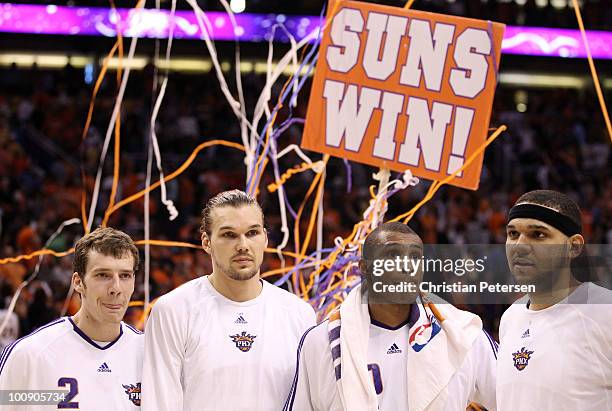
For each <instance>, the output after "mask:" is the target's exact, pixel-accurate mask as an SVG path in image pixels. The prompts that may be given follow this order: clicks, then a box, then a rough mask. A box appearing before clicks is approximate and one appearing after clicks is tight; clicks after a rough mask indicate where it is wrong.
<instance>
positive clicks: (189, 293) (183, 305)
mask: <svg viewBox="0 0 612 411" xmlns="http://www.w3.org/2000/svg"><path fill="white" fill-rule="evenodd" d="M206 281H208V280H207V279H206V277H204V276H203V277H198V278H195V279H193V280H190V281H187V282H186V283H184V284H181V285H180V286H178V287H176V288H175V289H174V290H172V291H170V292H168V293H166V294H164V295H162V296H161V297H159V298H158V299H157V300H156V301H155V305H154V309H155V310H156V311H161V310H164V311H165V310H169V311H174V310H180V309H183V310H189V304H190V303H195V302H198V301H201V300H200V299H199V298H198V297H199V295H201V294H202V293H206V292H207V290H206V287H205V284H204V283H205V282H206Z"/></svg>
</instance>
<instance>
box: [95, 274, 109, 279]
mask: <svg viewBox="0 0 612 411" xmlns="http://www.w3.org/2000/svg"><path fill="white" fill-rule="evenodd" d="M96 277H99V278H108V277H110V274H109V273H98V274H96Z"/></svg>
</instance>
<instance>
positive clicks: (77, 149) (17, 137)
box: [0, 67, 612, 344]
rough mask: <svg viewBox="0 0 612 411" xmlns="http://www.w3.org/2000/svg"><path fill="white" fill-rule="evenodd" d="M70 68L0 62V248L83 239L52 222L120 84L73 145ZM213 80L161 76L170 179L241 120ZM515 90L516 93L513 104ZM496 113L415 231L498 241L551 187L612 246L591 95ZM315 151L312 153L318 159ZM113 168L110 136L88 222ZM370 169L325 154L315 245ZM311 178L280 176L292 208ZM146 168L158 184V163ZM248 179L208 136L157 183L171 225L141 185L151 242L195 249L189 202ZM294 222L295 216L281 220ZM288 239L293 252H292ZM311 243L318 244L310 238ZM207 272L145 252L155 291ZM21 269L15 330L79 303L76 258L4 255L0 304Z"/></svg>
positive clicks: (273, 216) (287, 160) (393, 205)
mask: <svg viewBox="0 0 612 411" xmlns="http://www.w3.org/2000/svg"><path fill="white" fill-rule="evenodd" d="M82 78H83V74H82V72H81V71H80V70H76V69H74V68H70V67H68V68H66V69H64V70H55V71H43V70H39V69H37V68H36V67H34V68H32V69H30V70H23V69H17V68H15V67H12V68H5V69H2V70H1V72H0V90H2V91H1V92H0V258H4V257H12V256H17V255H22V254H28V253H31V252H33V251H35V250H38V249H40V248H42V247H43V246H46V247H48V248H50V249H52V250H55V251H65V250H67V249H69V248H70V247H71V246H72V245H73V243H74V241H75V240H76V239H77V238H78V237H79V236H80V235H82V232H83V228H82V225H81V224H74V225H71V226H68V227H66V228H65V229H64V230H63V231H62V232H61V233H60V234H59V235H54V233H55V232H56V230H57V229H58V227H59V225H60V224H61V223H62V222H63V221H65V220H68V219H71V218H75V217H80V216H81V195H82V193H83V190H85V192H86V193H88V195H89V196H88V198H87V204H89V202H90V201H91V197H90V195H91V193H92V191H93V183H94V178H95V174H96V170H97V167H98V163H99V158H100V151H101V146H102V142H103V141H104V137H105V135H106V133H107V128H108V122H109V119H110V113H111V112H112V109H113V105H114V102H115V96H116V90H117V84H116V82H115V80H114V78H115V76H114V74H110V75H108V76H107V79H106V80H105V82H104V83H103V85H102V87H101V89H100V92H99V95H98V98H97V99H96V101H95V106H94V109H93V115H92V118H91V125H90V127H89V131H88V133H87V135H86V136H85V137H86V138H85V139H84V140H83V137H82V133H83V128H84V124H85V122H86V119H87V113H88V109H89V104H90V97H91V86H88V85H85V84H84V83H83V81H82ZM153 79H154V70H153V68H152V67H147V68H146V69H145V70H143V71H137V72H133V73H132V77H131V78H130V82H129V83H128V88H127V90H126V95H125V99H124V102H123V105H122V109H121V163H120V175H121V179H120V181H119V186H118V190H117V200H120V199H123V198H126V197H128V196H129V195H130V194H133V193H136V192H138V191H139V190H141V189H142V188H143V187H144V184H145V176H146V163H147V147H148V145H147V142H148V135H149V130H148V124H149V119H150V112H151V101H152V91H151V90H152V88H153V87H152V84H153V81H154V80H153ZM264 83H265V77H262V76H258V75H255V74H249V75H246V76H245V77H244V78H243V84H244V90H245V98H246V106H247V108H248V110H247V112H252V108H253V107H254V104H255V102H256V100H257V98H258V96H259V93H260V91H261V89H262V87H263V85H264ZM217 84H218V82H217V80H216V78H215V77H214V75H213V74H200V75H184V74H179V73H173V74H172V75H171V79H170V82H169V85H168V90H167V93H166V97H165V100H164V102H163V104H162V108H161V111H160V114H159V118H158V124H157V126H156V133H157V136H158V139H159V143H160V149H161V152H162V159H163V167H164V171H165V173H166V175H167V174H168V173H169V172H171V171H173V170H175V169H176V168H177V167H178V166H179V165H180V164H182V163H183V162H184V161H185V160H186V159H187V157H188V156H189V155H190V153H191V152H192V150H193V149H194V148H195V147H196V146H197V145H198V144H200V143H202V142H204V141H207V140H212V139H227V140H231V141H236V142H239V141H240V138H239V136H240V127H239V123H238V121H237V120H236V118H235V116H234V115H233V113H232V112H231V110H230V109H229V105H228V103H227V101H226V100H225V99H224V97H223V96H222V94H221V92H220V90H219V87H218V85H217ZM281 85H282V84H280V85H278V86H277V87H275V89H274V91H273V98H272V101H276V95H277V93H278V92H279V91H280V86H281ZM308 89H309V85H308V84H307V85H306V86H305V88H304V90H303V91H302V93H301V95H300V99H299V101H298V104H297V107H295V108H293V109H292V111H291V112H289V110H288V109H284V110H283V111H282V112H281V115H280V116H279V119H278V122H277V124H280V122H282V121H283V120H284V119H286V118H288V116H289V115H292V116H293V117H294V118H303V117H305V115H306V107H307V101H308V100H307V97H308V95H307V94H308V92H307V90H308ZM517 93H518V94H517ZM517 96H519V97H520V98H519V100H520V101H521V104H522V106H521V108H520V111H519V110H518V109H517ZM499 124H506V125H508V127H509V131H508V132H506V133H504V135H503V136H502V137H500V138H499V139H498V140H497V141H496V142H495V143H493V144H492V145H491V146H490V147H489V148H488V151H487V152H486V155H485V161H484V166H483V171H482V178H481V183H480V187H479V189H478V190H477V191H469V190H463V189H458V188H452V187H446V188H443V189H441V190H440V191H439V192H438V193H437V194H436V196H435V198H434V199H433V200H432V201H430V202H429V203H428V204H427V205H426V206H425V207H423V208H422V209H421V210H420V211H419V212H418V213H417V214H416V216H415V217H414V218H413V220H412V221H411V223H410V224H411V226H412V227H413V228H414V229H415V230H416V231H417V232H418V233H419V234H420V235H421V237H422V238H423V241H424V242H425V243H429V244H439V243H442V244H450V243H452V244H462V243H465V244H489V243H492V244H502V243H504V241H505V229H504V224H505V218H506V213H507V211H508V208H509V206H511V205H512V204H513V202H514V201H515V200H516V199H517V197H518V196H520V195H521V194H522V193H524V192H526V191H528V190H532V189H536V188H550V189H557V190H560V191H563V192H565V193H568V194H570V195H571V196H572V197H573V198H574V199H575V200H576V201H578V203H579V204H580V206H581V208H582V212H583V219H584V233H585V237H586V240H587V242H590V243H612V181H611V180H610V179H609V178H607V177H608V176H609V172H610V168H611V164H612V163H611V161H610V152H609V151H610V144H609V139H608V137H607V135H606V131H605V125H604V122H603V119H602V115H601V113H600V109H599V106H598V103H597V100H596V98H595V96H594V94H593V93H592V92H590V91H587V90H574V89H529V90H518V89H514V88H504V87H499V88H498V90H497V92H496V96H495V102H494V109H493V114H492V120H491V127H495V126H497V125H499ZM301 131H302V126H301V125H299V124H298V125H295V126H292V127H290V128H289V129H288V130H287V131H286V132H285V133H284V134H283V135H282V136H281V137H280V139H279V144H280V145H281V147H282V146H284V145H286V144H290V143H298V144H299V141H300V136H301ZM312 156H313V158H314V159H318V158H319V155H317V154H313V155H312ZM299 163H301V160H300V159H299V158H298V157H296V156H293V157H292V156H290V155H288V156H285V157H283V159H281V161H280V171H281V172H283V171H284V170H286V169H288V168H290V167H293V166H294V165H296V164H299ZM81 166H82V167H83V168H82V169H81ZM112 170H113V161H112V145H111V150H109V156H108V157H107V161H106V164H105V169H104V177H103V179H102V184H101V192H100V193H101V194H100V197H99V201H98V204H97V210H98V212H97V214H96V215H97V219H96V221H95V222H94V226H96V225H97V224H99V222H100V218H101V216H102V215H103V211H104V210H105V209H106V207H107V206H108V203H109V193H110V191H111V186H112ZM82 171H83V172H84V175H85V179H84V180H83V179H82V178H81V172H82ZM374 171H375V170H374V169H373V168H371V167H366V166H362V165H358V164H353V163H351V164H350V166H348V165H347V164H345V163H344V162H343V161H342V160H340V159H333V160H332V161H331V162H330V164H329V167H328V172H327V180H326V183H325V195H324V210H325V213H324V233H325V240H324V245H326V246H330V245H332V244H333V240H334V238H335V237H337V236H346V235H347V234H348V233H350V231H351V230H352V227H353V224H355V223H356V222H358V221H360V220H361V219H362V213H363V212H364V210H365V209H366V208H367V206H368V202H369V196H370V195H369V185H370V184H373V180H372V178H371V175H372V173H373V172H374ZM312 177H313V174H312V172H310V171H308V172H305V173H301V174H298V175H295V176H294V177H293V178H292V179H291V180H289V182H288V183H287V184H285V188H286V191H287V198H288V204H289V205H290V206H291V208H292V209H293V210H297V209H298V208H299V206H300V204H301V202H302V201H303V199H304V196H305V193H306V191H307V189H308V187H309V185H310V182H311V181H312ZM153 179H154V180H155V179H157V173H156V172H154V173H153ZM245 179H246V176H245V167H244V157H243V153H242V152H241V151H239V150H236V149H232V148H226V147H220V146H215V147H212V148H210V149H207V150H204V151H202V152H201V153H200V154H198V156H197V157H196V160H195V161H194V162H193V164H192V165H191V166H190V167H189V168H188V169H187V170H186V172H185V173H183V174H182V175H181V176H180V177H179V178H176V179H174V180H172V181H171V182H168V183H167V189H168V198H170V199H172V200H173V201H174V203H175V205H176V207H177V209H178V211H179V216H178V218H177V219H175V220H174V221H169V218H168V211H167V210H166V208H165V206H164V205H163V204H162V203H161V202H160V195H159V190H156V191H154V192H153V193H152V195H151V205H150V210H151V225H150V228H151V238H153V239H159V240H163V239H166V240H175V241H182V242H188V243H192V244H195V245H197V244H198V243H199V242H200V238H199V224H200V221H199V220H200V217H199V213H200V211H201V209H202V207H203V205H204V204H205V202H206V201H207V199H208V198H210V197H211V196H212V195H214V194H215V193H217V192H219V191H222V190H225V189H229V188H244V187H245ZM271 182H273V175H272V173H271V172H270V170H268V172H266V174H265V175H264V178H263V180H262V182H261V184H260V187H259V188H260V194H259V200H260V201H261V202H262V203H263V207H264V212H265V214H266V225H267V227H268V230H269V233H270V244H271V246H274V245H276V244H278V243H279V242H280V241H281V239H282V234H281V232H280V226H281V220H280V214H279V207H278V199H277V195H276V194H275V193H274V194H272V193H269V192H268V190H267V185H268V184H269V183H271ZM427 188H428V183H427V182H425V181H422V182H421V183H420V184H419V185H417V186H416V187H414V188H410V189H406V190H403V191H401V192H399V193H398V194H396V195H395V196H393V197H392V198H391V200H390V203H389V211H388V214H387V215H388V216H395V215H397V214H400V213H402V212H404V211H407V210H409V209H410V208H411V207H412V205H414V204H416V203H417V202H418V201H419V200H420V199H421V198H422V197H423V196H424V194H425V193H426V190H427ZM311 203H312V200H311V202H310V203H309V204H311ZM143 204H144V203H143V199H142V198H141V199H139V200H137V201H134V202H132V203H130V204H128V205H127V206H125V207H123V208H121V209H120V210H118V211H117V212H115V213H114V214H113V215H112V216H111V218H110V221H109V225H111V226H114V227H117V228H120V229H123V230H124V231H126V232H127V233H129V234H130V235H131V236H133V238H134V239H142V238H143V235H144V234H143V232H144V215H143ZM309 214H310V208H309V206H306V208H305V214H304V217H303V218H302V221H301V229H302V230H303V231H302V232H304V231H305V230H306V226H307V221H308V218H307V216H308V215H309ZM292 224H293V220H291V222H290V228H292ZM302 238H303V236H302ZM292 241H293V239H291V241H290V242H289V244H290V246H289V248H288V249H289V250H292V249H293V247H292V244H293V242H292ZM310 250H314V241H312V242H311V247H310ZM141 255H142V253H141ZM279 264H280V262H279V261H278V259H277V258H276V257H274V256H269V257H268V258H267V259H266V262H265V264H264V267H263V270H264V271H266V270H270V269H273V268H276V267H278V266H279ZM141 266H142V265H141ZM210 269H211V267H210V261H209V259H208V258H207V257H206V256H205V255H204V253H203V252H202V251H200V250H196V249H189V248H178V247H175V248H168V247H152V248H151V271H150V272H151V296H152V298H154V297H156V296H159V295H161V294H164V293H166V292H168V291H169V290H171V289H173V288H175V287H177V286H178V285H180V284H182V283H184V282H186V281H188V280H190V279H192V278H195V277H197V276H200V275H202V274H204V273H208V272H210ZM33 273H36V274H37V277H36V280H35V281H33V282H32V283H31V285H30V286H29V287H27V288H25V289H23V290H22V293H21V297H20V298H19V300H18V301H17V304H16V306H15V313H16V314H17V318H16V319H13V320H12V321H14V322H16V323H18V326H19V334H25V333H28V332H29V331H31V330H33V329H34V328H36V327H38V326H40V325H42V324H44V323H46V322H48V321H49V320H50V319H53V318H56V317H57V316H59V315H61V314H64V313H71V312H74V311H75V309H76V308H77V307H78V300H77V299H76V298H74V297H73V298H72V299H67V296H68V293H69V283H70V277H71V275H72V258H71V256H70V255H68V256H65V257H61V258H56V257H45V258H44V259H37V258H33V259H30V260H21V261H19V262H11V263H8V264H3V265H0V309H1V308H2V306H4V307H6V306H8V304H9V302H10V299H11V296H12V295H13V294H14V292H15V290H16V289H17V287H18V286H19V284H20V283H21V282H22V280H24V279H25V278H28V277H29V276H30V275H32V274H33ZM143 296H144V288H143V286H142V269H141V270H140V272H139V275H138V277H137V288H136V292H135V294H134V296H133V299H134V300H141V299H142V298H143ZM472 309H474V310H476V311H478V312H479V313H480V314H481V315H483V316H484V317H485V320H486V321H485V323H486V324H487V326H488V328H489V329H491V330H493V331H494V332H495V331H496V328H497V323H496V321H498V318H499V316H500V315H501V312H503V309H504V307H503V306H489V307H472ZM138 315H139V311H138V309H134V310H131V311H130V313H129V316H130V317H129V320H130V321H133V322H134V323H136V324H137V317H138ZM0 344H1V340H0Z"/></svg>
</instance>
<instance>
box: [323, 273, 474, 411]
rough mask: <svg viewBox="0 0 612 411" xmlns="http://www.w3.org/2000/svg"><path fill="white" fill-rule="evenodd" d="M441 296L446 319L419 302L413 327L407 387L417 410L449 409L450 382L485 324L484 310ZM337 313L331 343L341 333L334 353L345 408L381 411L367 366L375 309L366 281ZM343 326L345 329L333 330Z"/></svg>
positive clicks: (411, 405)
mask: <svg viewBox="0 0 612 411" xmlns="http://www.w3.org/2000/svg"><path fill="white" fill-rule="evenodd" d="M434 298H435V297H434ZM435 300H437V301H436V302H438V304H437V305H435V308H436V309H437V311H438V312H439V314H441V317H442V319H443V321H441V322H440V321H438V320H436V318H435V317H434V315H433V314H432V313H428V312H426V311H425V309H424V308H423V306H422V305H421V304H417V305H416V306H418V307H419V311H420V312H419V319H418V321H417V322H416V323H415V324H414V325H413V326H412V327H411V328H410V331H409V335H410V341H409V342H410V345H411V347H412V348H413V349H412V350H409V351H408V364H407V372H408V373H409V375H408V382H409V384H408V387H407V391H406V392H407V401H408V408H409V409H410V410H411V411H437V410H443V409H444V405H445V403H446V398H447V395H448V392H447V386H448V383H449V381H450V379H451V378H452V377H453V375H454V374H455V373H456V372H457V370H458V369H459V367H460V366H461V364H462V362H463V360H464V359H465V356H466V355H467V353H468V351H469V350H470V348H471V347H472V345H473V343H474V341H475V340H476V337H477V336H478V334H479V333H480V332H481V330H482V321H481V320H480V318H479V317H478V316H476V315H474V314H472V313H469V312H466V311H461V310H458V309H457V308H455V307H453V306H452V305H450V304H448V303H445V302H444V301H443V300H441V299H438V298H435ZM435 300H434V301H435ZM419 302H421V303H422V301H419ZM440 302H441V303H440ZM337 314H339V315H337ZM337 314H336V315H332V316H331V318H330V323H329V330H330V347H331V348H334V347H336V346H337V345H338V341H337V339H338V338H337V336H338V335H339V340H340V341H339V346H340V349H339V350H338V349H337V348H336V350H335V352H334V350H332V354H333V355H332V357H333V358H334V366H335V368H336V383H337V385H338V393H339V396H340V399H341V401H342V405H343V408H344V409H345V410H347V411H377V410H378V398H377V396H376V392H375V390H374V384H373V383H372V379H371V377H370V373H369V372H368V366H367V363H368V362H367V354H368V341H369V334H370V314H369V311H368V305H367V304H365V303H362V298H361V285H359V286H357V287H355V288H354V289H353V290H352V291H351V292H350V293H349V295H348V296H347V298H346V300H345V301H344V302H343V303H342V305H341V306H340V311H339V313H337ZM338 327H340V332H339V333H338V332H337V331H338V330H335V332H333V331H332V329H335V328H338ZM334 336H336V337H334Z"/></svg>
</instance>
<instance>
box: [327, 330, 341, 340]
mask: <svg viewBox="0 0 612 411" xmlns="http://www.w3.org/2000/svg"><path fill="white" fill-rule="evenodd" d="M338 338H340V326H337V327H336V328H334V329H333V330H331V331H330V332H329V342H330V343H331V342H332V341H334V340H337V339H338Z"/></svg>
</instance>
